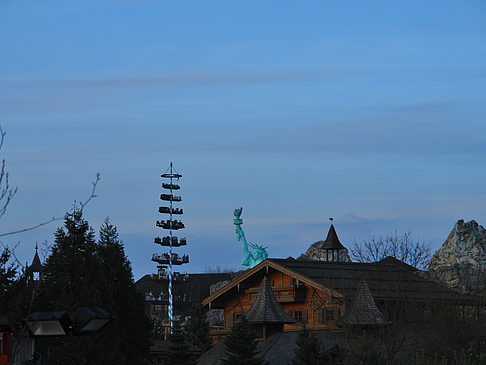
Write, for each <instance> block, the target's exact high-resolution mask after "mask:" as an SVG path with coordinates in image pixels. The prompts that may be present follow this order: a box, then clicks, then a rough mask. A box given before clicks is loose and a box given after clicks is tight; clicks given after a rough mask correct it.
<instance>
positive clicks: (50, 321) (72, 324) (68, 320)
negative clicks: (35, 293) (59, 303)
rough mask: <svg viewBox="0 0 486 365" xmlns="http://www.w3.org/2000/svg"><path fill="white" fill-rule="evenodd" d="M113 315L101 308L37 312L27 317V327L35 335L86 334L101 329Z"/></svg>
mask: <svg viewBox="0 0 486 365" xmlns="http://www.w3.org/2000/svg"><path fill="white" fill-rule="evenodd" d="M112 319H113V318H112V317H111V316H110V315H109V314H108V313H107V312H106V311H104V310H103V309H101V308H81V309H79V310H78V311H76V312H75V313H74V314H69V313H68V312H36V313H32V314H31V315H30V316H29V318H27V327H28V328H29V330H30V332H31V333H32V335H33V336H34V337H37V336H66V335H68V334H73V335H84V334H92V333H96V332H99V331H101V330H102V329H103V328H104V327H105V326H106V325H107V324H108V323H110V322H111V321H112Z"/></svg>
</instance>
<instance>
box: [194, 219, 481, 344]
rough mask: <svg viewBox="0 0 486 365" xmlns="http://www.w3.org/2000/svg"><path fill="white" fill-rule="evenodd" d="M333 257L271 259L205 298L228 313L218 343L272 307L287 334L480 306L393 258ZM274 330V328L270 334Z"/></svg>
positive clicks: (382, 322)
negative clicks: (243, 320)
mask: <svg viewBox="0 0 486 365" xmlns="http://www.w3.org/2000/svg"><path fill="white" fill-rule="evenodd" d="M331 230H333V227H332V226H331ZM334 234H335V231H333V232H331V235H332V236H333V235H334ZM340 248H341V247H340ZM333 249H336V248H334V247H333ZM331 257H334V258H335V259H336V260H335V261H331V260H329V261H314V260H295V259H293V258H288V259H267V260H265V261H263V262H262V263H260V264H259V265H257V266H255V267H254V268H252V269H250V270H247V271H246V272H245V273H244V274H243V275H241V276H240V277H238V278H236V279H235V280H233V281H231V282H230V283H228V284H227V285H225V286H224V287H222V288H221V289H220V290H218V291H217V292H215V293H213V294H212V295H210V296H209V297H207V298H205V299H204V300H203V302H202V303H203V305H207V306H208V307H209V309H224V324H223V326H222V327H220V328H217V329H214V330H213V331H212V333H211V334H212V337H213V340H214V342H215V343H218V342H219V341H220V340H221V339H222V338H223V337H225V336H226V335H227V334H228V333H229V332H230V330H231V328H232V326H233V323H234V322H235V321H236V320H238V318H239V317H240V316H242V315H243V314H246V315H247V317H248V318H249V319H253V318H256V317H258V316H256V315H255V313H256V312H262V311H264V310H266V309H265V308H267V307H269V306H270V307H272V311H273V313H277V312H278V313H279V314H278V316H277V317H279V318H280V319H281V321H280V323H279V326H280V327H281V331H283V332H295V331H300V330H301V326H302V324H305V325H306V326H307V328H308V329H309V330H311V331H321V332H322V331H324V332H342V331H344V328H345V327H346V326H358V327H359V326H361V327H362V326H384V325H387V324H388V323H390V320H391V317H392V315H391V313H392V312H393V309H394V308H396V306H397V305H400V306H406V308H410V312H412V309H413V318H415V319H416V320H420V319H421V318H422V319H423V318H424V317H423V316H425V315H426V313H425V312H426V309H427V308H429V307H430V305H433V304H434V303H435V304H441V305H442V304H444V303H453V304H457V305H462V306H468V305H475V304H477V300H476V299H475V298H473V297H468V296H464V295H461V294H459V293H456V292H455V291H453V290H451V289H449V288H447V287H446V286H444V285H442V284H439V283H437V282H435V281H432V280H429V279H428V278H427V277H426V275H425V274H424V272H422V271H420V270H417V269H415V268H413V267H411V266H409V265H407V264H405V263H403V262H402V261H399V260H397V259H394V258H391V257H387V258H385V259H383V260H381V261H379V262H375V263H356V262H344V261H341V260H339V258H338V257H339V255H329V258H331ZM338 260H339V261H338ZM262 287H263V288H264V290H261V288H262ZM270 294H273V295H270ZM263 297H265V298H266V300H263V299H262V298H263ZM269 298H270V299H269ZM271 298H274V299H273V300H272V299H271ZM273 301H275V303H276V304H277V305H275V303H273ZM262 303H266V307H265V305H263V304H262ZM268 303H272V304H271V305H269V304H268ZM277 306H278V307H279V308H277ZM263 307H265V308H263ZM267 309H268V308H267ZM417 311H418V312H417ZM282 313H285V314H287V316H286V318H287V319H286V320H284V316H282ZM288 317H291V318H292V319H294V322H293V323H292V322H291V321H289V320H288V319H289V318H288ZM250 322H252V320H250ZM253 322H255V321H253ZM262 323H263V322H262ZM267 327H268V326H267ZM270 327H271V326H270ZM274 330H275V326H273V327H272V330H271V331H270V332H274ZM267 332H268V331H267ZM258 333H259V335H258V336H257V337H259V338H261V339H265V338H266V337H267V335H268V333H265V330H263V329H262V330H259V331H258Z"/></svg>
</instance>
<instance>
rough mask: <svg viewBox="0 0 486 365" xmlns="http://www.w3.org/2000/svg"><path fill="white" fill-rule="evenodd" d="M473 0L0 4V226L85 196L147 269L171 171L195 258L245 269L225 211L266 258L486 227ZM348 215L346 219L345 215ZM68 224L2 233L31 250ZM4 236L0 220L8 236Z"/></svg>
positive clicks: (480, 59)
mask: <svg viewBox="0 0 486 365" xmlns="http://www.w3.org/2000/svg"><path fill="white" fill-rule="evenodd" d="M485 19H486V5H485V3H484V2H482V1H464V2H456V1H440V2H439V1H428V2H422V1H395V2H389V1H388V2H387V1H370V2H367V3H366V4H363V3H360V2H345V1H342V2H331V1H306V2H289V1H280V2H270V1H258V2H257V1H245V2H234V1H203V0H199V1H163V0H160V1H149V0H143V1H136V2H135V1H121V0H118V1H83V2H79V1H43V2H42V3H25V2H18V1H10V0H3V1H2V2H1V3H0V122H1V124H2V126H3V128H4V129H5V130H7V140H6V144H5V145H4V148H3V150H2V151H1V153H2V157H3V158H5V159H6V160H7V166H8V170H9V171H10V175H11V182H12V184H14V185H16V186H18V187H19V192H18V194H17V196H16V197H15V200H14V201H13V202H12V205H11V206H10V208H9V210H8V212H7V214H6V215H5V216H4V217H3V218H2V220H1V231H2V232H6V231H9V230H13V229H16V228H22V227H25V226H30V225H34V224H36V223H38V222H41V221H43V220H46V219H49V218H50V217H52V216H56V217H57V216H62V215H63V214H64V212H65V211H67V210H69V209H70V207H71V206H72V203H73V201H74V200H83V199H85V198H86V197H87V196H88V195H89V190H90V182H91V181H92V180H93V178H94V175H95V173H96V172H97V171H99V172H100V173H101V175H102V180H101V181H100V183H99V186H98V197H97V198H96V199H95V200H93V201H92V202H91V203H90V205H89V206H88V207H87V210H86V218H87V219H88V221H89V222H90V223H91V224H92V225H93V226H94V227H95V229H97V228H98V227H99V225H100V224H101V222H102V221H103V219H104V218H105V217H106V216H109V217H110V218H111V220H112V222H113V223H114V224H115V225H117V226H118V229H119V232H120V236H121V238H122V240H123V241H124V242H125V245H126V252H127V254H128V256H129V259H130V260H131V261H132V263H133V269H134V274H135V277H136V278H138V277H140V276H141V275H143V274H145V273H150V272H153V271H154V269H155V265H153V263H152V262H150V257H151V254H152V253H154V252H161V250H160V247H159V246H156V245H154V244H153V237H154V236H157V235H160V232H159V231H158V230H157V228H156V227H155V225H154V221H155V220H156V219H160V218H161V217H160V215H159V214H158V213H157V207H158V205H160V204H159V201H158V196H159V194H160V193H161V189H160V181H161V179H160V177H159V176H160V173H161V172H163V171H164V170H165V169H166V168H167V166H168V164H169V161H171V160H173V161H174V163H175V166H176V168H177V169H178V170H179V171H180V172H181V173H182V174H183V179H182V180H181V185H182V187H183V190H182V192H181V194H182V195H183V199H184V200H183V204H182V206H183V207H184V210H185V212H186V214H185V215H184V222H185V224H186V226H187V229H186V230H185V232H184V235H185V236H187V238H188V242H189V245H188V246H187V247H186V248H184V249H183V250H180V252H181V253H186V254H189V255H190V257H191V263H190V264H189V265H187V266H186V267H185V268H184V270H187V271H189V272H194V271H201V270H203V269H204V268H205V267H207V266H212V267H216V266H218V265H219V266H221V267H223V268H224V267H231V268H238V267H240V266H239V261H240V251H239V246H238V243H237V241H236V238H235V234H234V230H233V227H232V212H233V209H234V208H236V207H239V206H243V207H244V212H243V216H242V218H243V220H244V222H245V224H244V229H245V230H246V234H247V237H248V238H249V239H250V240H251V241H253V242H258V243H261V244H265V245H267V246H269V252H270V256H271V257H287V256H298V255H299V254H300V253H302V252H303V251H305V250H306V249H307V247H308V246H309V245H310V244H311V243H313V242H314V241H317V240H319V239H322V237H323V236H325V235H326V233H327V230H328V227H329V224H328V221H327V219H328V218H329V217H331V216H334V217H337V218H338V219H337V221H336V229H337V231H338V234H339V235H340V237H341V240H342V242H343V243H344V244H345V245H346V246H348V247H349V246H350V244H351V242H352V241H353V239H358V240H361V239H366V238H367V237H369V236H370V235H372V234H375V235H380V234H386V233H388V232H391V231H393V230H394V229H398V230H402V231H403V230H407V229H411V230H412V231H413V232H414V233H415V235H416V236H417V237H418V238H419V239H423V240H425V241H429V242H431V244H432V245H433V247H434V248H438V247H439V246H440V244H441V243H442V242H443V240H444V239H445V238H446V236H447V234H448V233H449V231H450V229H451V228H452V226H453V224H454V222H455V221H456V220H457V219H462V218H464V219H466V220H469V219H475V220H477V221H478V222H479V223H480V224H483V225H484V224H485V223H486V208H485V207H486V204H485V200H486V191H485V186H486V184H485V183H486V169H485V165H486V157H485V156H486V122H485V116H486V106H485V104H484V100H485V97H486V90H485V85H486V22H485V21H484V20H485ZM349 213H350V214H351V215H350V214H349ZM59 223H60V222H55V223H52V224H51V225H49V226H48V227H46V228H42V229H38V230H36V231H33V232H30V233H25V234H19V235H16V236H10V237H8V238H6V239H4V240H3V242H4V243H8V244H10V245H14V244H16V243H18V242H20V245H19V246H18V248H17V254H18V257H19V258H20V259H21V260H23V261H26V260H30V259H31V257H32V249H33V246H34V244H35V241H39V242H41V241H44V240H47V241H50V242H52V239H53V232H54V230H55V229H56V227H57V225H58V224H59ZM0 233H1V232H0Z"/></svg>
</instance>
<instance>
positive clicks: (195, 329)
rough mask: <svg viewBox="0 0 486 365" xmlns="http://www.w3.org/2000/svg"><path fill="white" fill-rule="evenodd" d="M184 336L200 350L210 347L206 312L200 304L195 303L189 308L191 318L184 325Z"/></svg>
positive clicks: (204, 350)
mask: <svg viewBox="0 0 486 365" xmlns="http://www.w3.org/2000/svg"><path fill="white" fill-rule="evenodd" d="M186 338H187V341H189V342H190V343H191V344H193V345H194V346H196V347H197V348H198V349H200V350H201V351H202V352H206V351H207V350H208V349H209V348H210V347H211V338H210V337H209V323H208V321H207V319H206V313H205V311H204V308H203V306H202V305H201V304H199V305H195V306H193V307H192V309H191V318H190V320H189V323H188V325H187V327H186Z"/></svg>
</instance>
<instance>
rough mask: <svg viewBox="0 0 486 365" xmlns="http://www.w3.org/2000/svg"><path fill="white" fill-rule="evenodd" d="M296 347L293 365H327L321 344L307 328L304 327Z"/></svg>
mask: <svg viewBox="0 0 486 365" xmlns="http://www.w3.org/2000/svg"><path fill="white" fill-rule="evenodd" d="M296 345H297V348H296V349H295V353H294V358H293V359H292V365H323V364H326V363H327V362H326V361H325V360H324V356H323V354H322V353H321V350H320V346H319V342H318V341H317V339H316V338H315V337H314V335H313V334H312V333H310V332H309V330H308V329H307V327H305V326H303V327H302V331H300V333H299V336H298V337H297V341H296Z"/></svg>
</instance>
